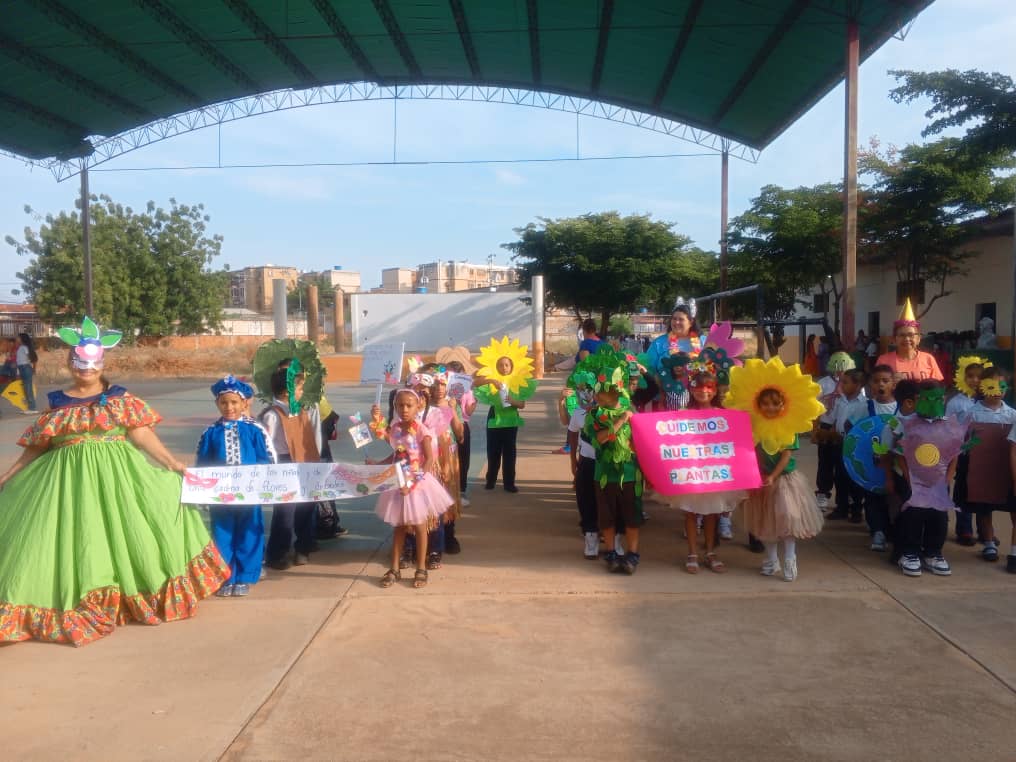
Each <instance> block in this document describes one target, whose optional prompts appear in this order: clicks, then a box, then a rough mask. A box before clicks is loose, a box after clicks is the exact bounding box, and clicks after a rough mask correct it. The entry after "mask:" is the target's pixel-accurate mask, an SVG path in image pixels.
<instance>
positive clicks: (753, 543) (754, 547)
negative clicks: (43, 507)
mask: <svg viewBox="0 0 1016 762" xmlns="http://www.w3.org/2000/svg"><path fill="white" fill-rule="evenodd" d="M748 550H750V551H751V552H752V553H765V552H766V545H765V543H764V542H762V540H760V539H759V538H758V537H756V536H755V535H751V534H750V535H748Z"/></svg>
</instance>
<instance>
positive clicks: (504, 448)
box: [473, 336, 536, 492]
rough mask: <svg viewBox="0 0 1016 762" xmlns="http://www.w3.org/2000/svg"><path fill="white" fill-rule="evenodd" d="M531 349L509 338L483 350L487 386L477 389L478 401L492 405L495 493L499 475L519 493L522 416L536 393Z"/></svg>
mask: <svg viewBox="0 0 1016 762" xmlns="http://www.w3.org/2000/svg"><path fill="white" fill-rule="evenodd" d="M527 349H528V347H525V346H520V345H519V340H518V339H513V340H509V338H508V337H507V336H504V337H502V339H501V340H500V341H498V340H497V339H491V340H490V344H489V345H487V346H485V347H483V348H482V349H481V350H480V370H479V373H478V375H480V376H481V377H483V378H485V379H486V380H487V383H484V384H481V385H479V386H477V387H476V388H475V389H474V390H473V393H474V394H475V395H476V399H477V400H479V401H480V402H484V403H486V404H488V405H490V409H489V410H488V411H487V482H486V484H485V485H484V486H485V488H486V489H494V485H495V484H497V475H498V471H502V473H503V476H502V481H503V484H504V490H505V492H518V491H519V488H518V487H516V486H515V462H516V458H517V450H516V441H517V440H518V436H519V427H520V426H522V416H521V415H520V414H519V411H520V410H522V409H523V408H524V407H525V406H526V400H527V399H529V398H530V397H531V396H532V395H533V392H535V391H536V381H534V380H533V377H532V376H533V361H532V360H531V359H530V358H528V357H526V351H527Z"/></svg>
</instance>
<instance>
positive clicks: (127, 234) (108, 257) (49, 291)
mask: <svg viewBox="0 0 1016 762" xmlns="http://www.w3.org/2000/svg"><path fill="white" fill-rule="evenodd" d="M89 209H90V210H91V215H90V218H91V243H92V282H93V294H92V300H93V312H94V314H93V315H91V316H90V317H92V318H93V319H95V320H96V321H97V322H99V323H101V324H103V325H109V326H115V327H116V328H119V329H121V330H123V332H124V335H125V336H126V337H128V340H130V339H132V338H133V336H134V335H135V334H140V335H146V336H157V335H166V334H171V333H198V332H201V331H204V330H207V329H214V328H217V327H219V326H220V325H221V319H222V307H223V304H224V303H225V298H226V295H227V293H228V288H229V281H228V273H227V272H225V271H220V272H212V271H210V270H209V266H210V265H211V263H212V260H213V259H214V258H215V257H216V256H218V255H219V252H220V248H221V244H222V237H221V236H217V235H216V236H211V237H209V236H208V235H207V224H208V222H209V218H208V215H206V214H205V213H204V207H203V206H202V205H201V204H198V205H197V206H188V205H184V204H177V202H176V200H175V199H170V208H169V210H165V209H162V208H159V207H156V205H155V203H154V202H151V201H150V202H148V205H147V206H146V208H145V211H144V212H141V213H138V212H135V211H134V210H133V209H131V208H130V207H124V206H122V205H120V204H117V203H115V202H114V201H113V200H112V199H111V198H110V197H109V196H99V197H95V196H93V197H92V203H91V204H90V205H89ZM25 212H26V213H28V214H29V215H32V216H33V217H34V218H35V219H36V220H40V222H41V224H40V225H39V229H38V230H33V229H32V228H31V227H26V228H25V230H24V241H17V240H15V239H14V238H12V237H11V236H7V237H6V240H7V243H8V244H10V245H11V246H13V247H14V248H15V249H16V250H17V252H18V254H21V255H23V256H28V257H32V260H31V262H29V264H28V266H27V267H25V269H24V271H23V272H20V273H17V277H18V278H19V279H20V280H21V281H22V283H23V285H24V293H25V295H26V296H27V297H28V299H29V300H31V301H32V302H33V303H34V304H35V306H36V308H37V309H38V311H39V315H40V317H42V318H43V319H44V320H48V321H56V320H60V321H64V322H68V323H72V322H76V321H80V319H81V318H82V317H83V316H84V310H85V297H84V275H83V272H84V271H83V257H82V244H81V222H80V212H79V213H77V214H74V213H68V212H60V213H59V214H58V215H56V216H55V217H54V216H53V215H46V216H45V217H44V218H40V217H39V216H38V215H36V214H35V212H34V211H33V210H32V209H31V208H30V207H25Z"/></svg>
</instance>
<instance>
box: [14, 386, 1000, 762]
mask: <svg viewBox="0 0 1016 762" xmlns="http://www.w3.org/2000/svg"><path fill="white" fill-rule="evenodd" d="M562 383H563V377H554V378H550V379H548V380H547V381H546V382H545V383H544V384H543V385H542V386H541V389H540V391H539V392H538V393H537V396H536V397H535V399H534V400H533V401H532V402H531V403H530V404H529V406H528V407H527V409H526V414H525V415H526V420H527V425H526V426H525V428H524V429H523V430H522V432H521V434H520V457H519V477H520V478H519V482H518V483H519V487H520V490H521V491H520V492H519V493H518V494H516V495H511V494H508V493H506V492H504V491H503V490H501V489H500V487H499V488H498V489H496V490H494V491H492V492H487V491H484V490H483V489H482V482H480V481H478V476H479V475H480V474H481V472H482V468H483V465H484V464H483V461H484V458H483V450H484V441H483V430H482V424H483V415H482V411H481V413H478V414H477V415H476V416H475V420H474V422H475V424H476V425H477V430H476V431H475V432H474V443H473V452H474V454H475V457H474V465H473V468H472V472H471V473H472V477H473V481H474V484H475V486H474V487H473V488H472V489H471V494H470V497H471V498H472V501H473V502H472V505H471V506H470V507H469V508H467V509H466V515H465V517H464V518H463V520H462V521H461V522H460V527H459V537H460V539H461V541H462V546H463V552H462V554H461V555H459V556H452V557H446V563H445V566H444V568H443V569H441V570H440V571H436V572H432V573H431V581H430V585H429V586H428V587H427V588H426V589H424V590H420V591H418V590H413V589H411V587H410V584H409V582H408V580H404V581H403V582H402V583H401V584H398V585H396V586H395V587H394V588H392V589H389V590H382V589H381V588H379V587H378V585H377V580H378V578H379V577H380V575H381V574H382V573H383V571H384V570H385V569H386V568H387V567H388V548H389V546H388V542H389V532H388V531H387V529H386V528H385V526H384V525H383V524H381V522H380V521H378V520H377V519H376V518H375V517H374V515H373V512H372V504H371V502H370V501H369V500H356V501H348V502H346V503H343V504H341V506H340V508H341V511H342V516H343V523H344V524H346V525H347V526H348V527H349V528H350V529H351V530H352V531H351V533H350V534H349V535H348V536H347V537H344V538H341V539H337V540H333V541H329V542H327V543H323V548H322V551H321V552H320V553H317V554H315V555H314V556H313V557H312V563H311V564H310V565H308V566H304V567H299V568H294V569H291V570H289V571H287V572H274V571H272V572H269V575H268V577H267V579H265V580H264V581H263V582H262V583H261V584H259V585H258V586H257V587H256V588H255V590H254V593H253V594H252V595H251V597H250V598H247V599H244V600H232V599H211V600H209V601H206V602H204V604H203V605H202V606H201V608H200V612H199V615H198V616H197V617H196V618H195V619H193V620H190V621H186V622H179V623H173V624H168V625H163V626H160V627H157V628H149V627H142V626H130V627H125V628H122V629H120V630H118V631H117V632H116V633H115V634H114V635H112V636H111V637H109V638H106V639H104V640H102V641H100V642H98V643H95V644H93V645H90V646H87V647H85V648H82V649H74V648H71V647H66V646H55V645H49V644H42V643H21V644H16V645H11V646H5V647H0V688H2V690H3V695H4V698H5V701H4V708H3V710H2V711H0V738H3V748H4V752H5V754H4V756H6V757H9V758H18V759H56V758H74V759H84V760H90V759H103V760H118V759H139V758H140V759H168V760H189V759H214V758H220V757H221V758H225V759H229V760H244V759H292V758H309V759H327V760H390V759H398V758H403V759H418V760H430V759H435V760H436V759H452V760H476V759H486V760H500V759H524V760H541V759H555V760H572V759H574V760H608V759H615V758H623V759H627V760H642V759H645V760H671V759H675V760H676V759H691V758H701V759H709V760H718V761H719V760H745V759H750V760H770V759H771V760H783V761H788V760H817V759H822V760H826V759H829V760H870V759H875V758H883V759H903V758H917V757H922V758H925V757H926V758H931V759H935V760H936V761H937V762H944V761H945V760H968V759H973V758H977V757H979V756H990V757H991V758H996V759H1005V758H1010V756H1009V755H1010V754H1012V753H1013V752H1011V750H1012V749H1013V748H1014V747H1016V724H1014V723H1013V718H1014V717H1016V649H1013V648H1012V642H1013V633H1014V632H1016V609H1014V608H1013V606H1012V601H1013V591H1014V589H1016V576H1013V575H1008V574H1006V573H1005V571H1004V562H1003V563H1001V564H987V563H984V562H982V561H980V560H979V559H978V558H976V556H975V550H974V549H972V548H961V547H959V546H957V545H955V544H953V543H952V542H949V543H948V544H947V547H946V555H947V558H948V559H949V561H950V562H951V563H952V565H953V569H954V573H953V576H952V577H948V578H941V577H933V576H931V575H930V574H926V575H925V576H923V577H921V578H919V579H909V578H905V577H903V576H902V575H901V574H900V573H899V571H898V570H896V569H895V568H894V567H891V566H890V565H889V564H888V563H886V560H885V555H884V554H877V553H873V552H871V551H869V550H868V541H867V534H866V532H865V531H864V530H863V529H862V528H861V527H860V526H857V525H851V524H844V523H842V522H835V523H831V524H829V525H827V528H826V530H825V531H824V532H823V533H822V535H821V536H820V537H819V538H817V539H816V540H813V541H808V542H803V543H800V544H799V557H800V577H799V579H798V580H797V581H796V582H794V583H785V582H783V581H782V580H776V579H771V578H766V577H762V576H760V575H759V574H758V566H759V563H760V561H761V558H760V557H759V556H757V555H754V554H751V553H749V552H748V550H747V549H746V548H745V547H744V545H743V539H744V538H743V532H740V531H739V532H738V535H739V539H738V541H737V542H735V543H727V544H725V545H724V546H723V547H722V549H721V557H722V558H723V559H724V560H725V561H726V562H727V563H728V565H729V567H730V570H729V572H728V573H727V574H725V575H717V574H713V573H711V572H709V571H708V570H705V569H703V571H701V572H700V573H699V574H698V575H697V576H691V575H688V574H686V573H685V572H684V571H683V566H682V565H681V562H682V560H683V556H684V552H685V551H684V549H683V541H681V540H680V536H679V534H678V531H679V530H678V517H677V516H676V515H675V514H674V513H673V512H671V511H670V510H668V509H666V508H664V507H663V506H659V505H654V504H652V503H650V504H648V506H647V508H648V510H649V512H650V514H651V520H650V522H649V523H648V524H647V526H646V527H645V529H644V534H643V541H642V550H643V556H642V560H643V563H642V565H641V566H640V567H639V569H638V573H637V574H636V575H635V576H633V577H625V576H619V575H609V574H607V573H606V572H605V571H604V568H603V565H602V563H600V562H589V561H585V560H584V559H583V558H582V540H581V536H580V534H579V529H578V526H577V512H576V510H575V505H574V494H573V491H572V489H571V486H570V483H569V480H568V478H567V477H568V467H567V458H566V457H564V456H561V455H554V454H552V453H551V451H552V450H553V449H554V448H556V447H557V446H559V445H560V444H561V442H562V440H563V436H562V430H561V428H560V426H559V425H558V424H557V422H556V420H555V419H554V407H555V406H554V400H555V398H556V395H557V390H558V389H559V388H560V386H561V384H562ZM136 391H137V392H138V393H139V394H141V395H142V396H147V398H148V399H150V401H151V402H152V403H153V405H154V406H155V407H156V409H158V410H159V411H160V412H161V413H162V414H163V415H164V416H165V417H166V421H165V423H164V424H162V426H161V427H160V432H161V434H162V436H163V438H164V439H165V440H166V441H167V443H168V444H169V446H170V447H171V449H173V450H174V451H176V452H178V453H180V454H181V455H182V454H183V453H187V452H189V451H191V450H192V448H193V446H194V444H195V442H196V440H197V436H198V434H199V432H200V431H201V429H202V428H203V427H204V426H205V425H207V423H209V422H210V421H211V420H212V419H213V418H214V417H215V410H214V408H213V407H212V404H211V402H210V398H209V395H208V393H207V384H206V383H194V384H186V383H168V382H167V383H161V384H151V383H148V384H139V385H137V387H136ZM328 394H329V399H330V400H331V401H332V403H333V405H334V406H335V407H336V409H338V410H340V411H341V412H343V413H352V412H355V411H356V410H360V411H363V412H366V411H367V409H368V408H369V406H370V403H371V401H372V398H373V392H372V390H370V389H360V388H357V387H349V386H346V387H338V386H330V387H329V389H328ZM4 415H5V417H4V418H3V419H0V441H2V442H3V445H2V446H0V460H2V461H3V463H2V464H0V465H4V464H6V463H8V462H9V461H10V460H11V459H13V457H15V455H16V448H14V447H13V446H12V445H11V444H10V443H11V442H13V441H14V440H15V439H16V437H17V433H18V432H19V430H20V427H21V425H22V424H24V423H25V422H26V421H27V420H28V419H22V418H20V417H16V416H12V415H10V414H9V408H8V409H7V410H5V411H4ZM337 454H338V456H339V458H340V459H354V458H357V459H358V458H359V457H360V456H361V455H362V453H356V452H355V451H354V450H353V448H352V446H351V444H349V440H348V438H346V439H345V440H344V441H343V442H342V443H341V444H340V446H339V448H337ZM801 463H802V466H803V468H804V469H805V471H806V473H811V474H813V473H814V465H815V464H814V458H813V456H812V453H811V452H810V451H809V450H808V448H805V449H804V450H802V457H801ZM736 523H737V521H736V518H735V524H736ZM1009 529H1010V526H1009V523H1008V520H1005V521H1004V522H1001V525H1000V526H999V527H998V528H997V533H998V534H999V536H1000V537H1002V538H1003V540H1005V539H1007V538H1008V532H1009ZM1003 547H1005V543H1003ZM0 552H2V551H0Z"/></svg>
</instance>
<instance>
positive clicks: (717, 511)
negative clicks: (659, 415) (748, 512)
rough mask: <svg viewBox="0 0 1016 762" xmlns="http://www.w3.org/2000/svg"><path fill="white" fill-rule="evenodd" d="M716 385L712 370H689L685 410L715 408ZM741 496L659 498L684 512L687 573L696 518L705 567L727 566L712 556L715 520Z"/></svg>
mask: <svg viewBox="0 0 1016 762" xmlns="http://www.w3.org/2000/svg"><path fill="white" fill-rule="evenodd" d="M716 387H717V381H716V376H715V375H713V374H712V373H709V372H706V371H698V372H693V373H692V375H691V380H690V382H689V388H690V390H691V403H690V404H689V405H688V409H689V410H707V409H709V408H714V407H719V403H717V401H716V393H717V388H716ZM745 497H746V496H745V494H744V492H742V491H740V490H726V491H723V492H696V493H684V494H681V495H675V496H674V497H672V498H662V499H664V500H667V502H670V503H671V504H672V505H675V506H676V507H677V508H680V509H681V511H683V512H684V531H685V536H686V537H687V538H688V557H687V559H685V562H684V569H685V571H687V572H688V573H689V574H697V573H698V570H699V563H698V533H697V531H696V530H697V522H698V521H699V520H701V521H702V533H703V535H704V536H705V544H706V555H705V565H706V567H707V568H708V569H709V570H710V571H714V572H717V573H718V574H722V573H723V572H725V571H726V570H727V565H726V564H724V563H723V561H721V560H720V559H719V558H717V557H716V535H717V531H718V526H719V520H720V517H721V515H726V516H729V515H730V512H731V511H733V510H734V509H735V508H737V506H738V505H739V504H740V503H741V502H742V501H743V500H744V499H745ZM728 520H729V519H728Z"/></svg>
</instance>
